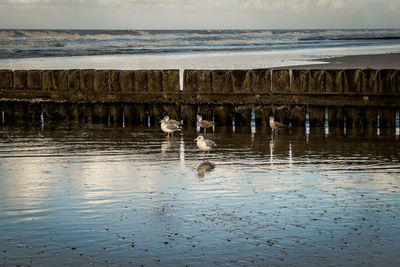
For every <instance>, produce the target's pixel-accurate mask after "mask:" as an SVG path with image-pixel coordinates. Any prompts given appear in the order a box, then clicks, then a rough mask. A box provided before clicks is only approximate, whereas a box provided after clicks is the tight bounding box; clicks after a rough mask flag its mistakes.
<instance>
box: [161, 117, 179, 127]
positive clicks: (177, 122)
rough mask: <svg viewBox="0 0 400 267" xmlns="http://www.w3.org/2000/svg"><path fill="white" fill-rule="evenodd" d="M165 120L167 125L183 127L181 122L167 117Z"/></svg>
mask: <svg viewBox="0 0 400 267" xmlns="http://www.w3.org/2000/svg"><path fill="white" fill-rule="evenodd" d="M163 120H165V122H167V123H171V124H175V125H176V126H182V123H181V122H180V121H177V120H173V119H170V118H169V117H168V116H165V117H164V119H163Z"/></svg>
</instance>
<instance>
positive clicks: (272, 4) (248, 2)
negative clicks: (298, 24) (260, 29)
mask: <svg viewBox="0 0 400 267" xmlns="http://www.w3.org/2000/svg"><path fill="white" fill-rule="evenodd" d="M241 5H242V7H243V8H245V9H258V10H263V11H283V12H285V11H286V12H287V11H290V12H307V11H314V10H321V9H327V10H332V9H333V10H338V9H344V8H346V6H347V0H242V1H241Z"/></svg>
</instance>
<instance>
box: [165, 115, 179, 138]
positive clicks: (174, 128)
mask: <svg viewBox="0 0 400 267" xmlns="http://www.w3.org/2000/svg"><path fill="white" fill-rule="evenodd" d="M160 123H161V130H162V131H163V132H164V133H167V134H168V137H169V134H170V133H172V134H173V133H174V132H176V131H180V130H181V127H180V126H178V125H175V124H173V123H168V122H167V121H166V120H165V119H162V120H160Z"/></svg>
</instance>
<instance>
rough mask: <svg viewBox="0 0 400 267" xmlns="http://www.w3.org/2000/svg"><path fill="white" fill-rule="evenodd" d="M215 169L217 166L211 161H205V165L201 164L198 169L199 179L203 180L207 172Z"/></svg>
mask: <svg viewBox="0 0 400 267" xmlns="http://www.w3.org/2000/svg"><path fill="white" fill-rule="evenodd" d="M214 168H215V165H214V164H212V163H211V162H209V161H205V162H203V163H201V164H200V165H199V166H198V167H197V175H198V177H199V178H203V177H204V175H205V174H206V172H210V171H212V170H213V169H214Z"/></svg>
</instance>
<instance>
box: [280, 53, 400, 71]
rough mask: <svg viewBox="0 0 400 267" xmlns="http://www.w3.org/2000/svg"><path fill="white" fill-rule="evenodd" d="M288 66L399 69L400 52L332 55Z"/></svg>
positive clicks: (300, 67)
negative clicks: (315, 61) (311, 61)
mask: <svg viewBox="0 0 400 267" xmlns="http://www.w3.org/2000/svg"><path fill="white" fill-rule="evenodd" d="M321 62H323V63H321ZM288 67H290V68H299V69H302V68H304V69H367V68H371V69H400V54H399V53H386V54H375V55H374V54H372V55H355V56H343V57H332V58H324V59H321V60H318V64H310V65H299V66H295V67H292V66H288Z"/></svg>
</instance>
